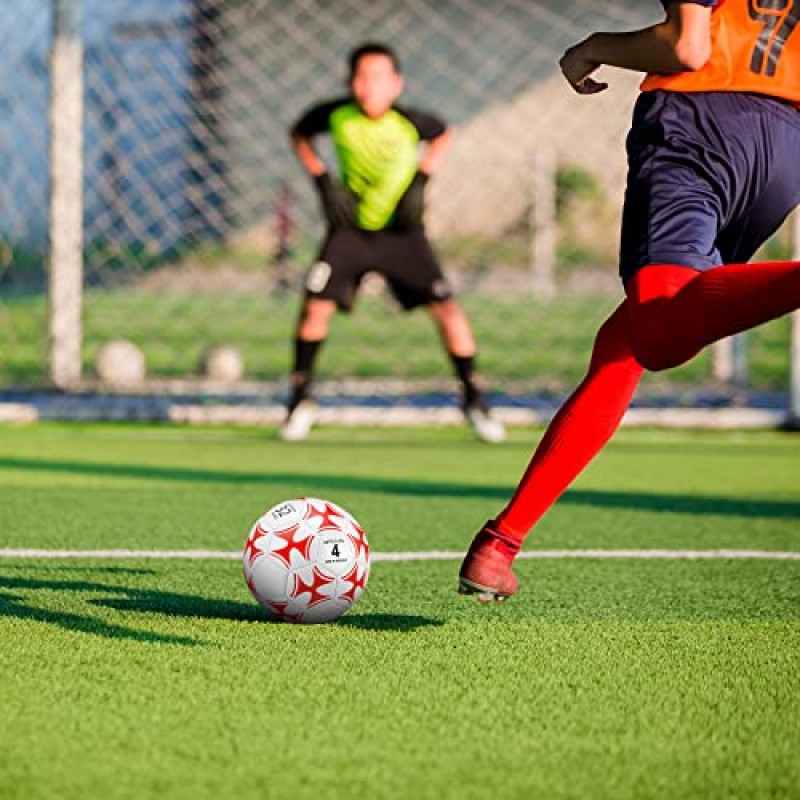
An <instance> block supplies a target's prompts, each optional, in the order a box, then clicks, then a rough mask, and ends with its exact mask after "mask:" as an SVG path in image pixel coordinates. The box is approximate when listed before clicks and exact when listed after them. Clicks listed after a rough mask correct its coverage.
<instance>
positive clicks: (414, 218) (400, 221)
mask: <svg viewBox="0 0 800 800" xmlns="http://www.w3.org/2000/svg"><path fill="white" fill-rule="evenodd" d="M427 183H428V176H427V175H426V174H425V173H424V172H420V171H419V170H417V172H416V174H415V175H414V177H413V178H412V179H411V183H410V184H409V185H408V188H407V189H406V190H405V192H403V194H402V196H401V197H400V199H399V200H398V201H397V205H396V206H395V209H394V223H393V226H394V227H395V228H398V229H399V230H410V229H411V228H420V227H422V218H423V215H424V214H425V186H426V185H427Z"/></svg>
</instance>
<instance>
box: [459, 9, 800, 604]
mask: <svg viewBox="0 0 800 800" xmlns="http://www.w3.org/2000/svg"><path fill="white" fill-rule="evenodd" d="M662 4H663V5H664V7H665V11H666V18H665V19H664V21H663V22H661V23H660V24H657V25H654V26H652V27H649V28H646V29H643V30H638V31H632V32H629V33H595V34H594V35H592V36H589V37H588V38H587V39H585V40H584V41H582V42H580V43H579V44H577V45H575V46H574V47H572V48H570V49H569V50H567V52H566V53H565V54H564V56H563V57H562V59H561V62H560V65H561V70H562V72H563V74H564V76H565V78H566V79H567V81H569V83H570V84H571V85H572V87H573V88H574V89H575V91H577V92H578V93H579V94H587V95H588V94H594V93H596V92H600V91H603V90H604V89H605V88H606V86H607V84H605V83H602V82H600V81H599V80H598V79H597V78H596V77H595V71H596V70H597V69H598V68H599V67H601V66H603V65H610V66H615V67H621V68H623V69H631V70H639V71H643V72H647V73H648V75H647V77H646V78H645V80H644V82H643V84H642V87H641V88H642V90H643V91H642V93H641V94H640V96H639V98H638V100H637V103H636V107H635V110H634V114H633V124H632V127H631V130H630V133H629V135H628V141H627V150H628V164H629V171H628V185H627V190H626V195H625V204H624V208H623V216H622V235H621V248H620V273H621V277H622V281H623V284H624V288H625V300H624V301H623V302H622V304H621V305H620V306H619V307H618V308H617V309H616V311H615V312H614V313H613V314H612V315H611V317H610V318H609V319H608V320H606V322H605V323H604V324H603V325H602V327H601V328H600V330H599V331H598V333H597V338H596V339H595V343H594V350H593V352H592V357H591V360H590V363H589V369H588V372H587V374H586V376H585V378H584V379H583V382H582V383H581V384H580V385H579V386H578V388H577V389H576V391H575V392H574V393H573V395H572V396H571V397H570V398H569V399H568V400H567V402H566V403H565V404H564V406H563V407H562V408H561V410H560V411H559V412H558V414H557V415H556V416H555V418H554V419H553V421H552V423H551V424H550V426H549V427H548V429H547V431H546V432H545V435H544V437H543V438H542V440H541V442H540V443H539V446H538V448H537V449H536V452H535V453H534V455H533V458H532V460H531V462H530V464H529V466H528V468H527V470H526V472H525V474H524V475H523V477H522V479H521V481H520V483H519V486H518V487H517V490H516V492H515V493H514V495H513V497H512V498H511V501H510V502H509V504H508V505H507V506H506V507H505V508H504V509H503V510H502V511H501V512H500V514H499V515H498V516H497V517H496V518H495V519H493V520H491V521H489V522H487V523H486V525H484V527H483V528H482V529H481V530H480V531H479V532H478V534H477V535H476V537H475V539H474V540H473V542H472V545H471V547H470V549H469V551H468V553H467V556H466V558H465V560H464V562H463V564H462V566H461V570H460V574H459V588H460V591H461V592H463V593H467V594H476V595H477V596H478V598H479V599H481V600H483V601H489V600H492V599H494V600H504V599H506V598H507V597H509V596H511V595H512V594H514V592H515V591H516V590H517V579H516V576H515V575H514V573H513V571H512V569H511V563H512V561H513V559H514V557H515V556H516V554H517V553H518V552H519V549H520V546H521V545H522V542H523V541H524V539H525V537H526V536H527V534H528V533H529V531H530V530H531V529H532V528H533V526H534V525H535V524H536V523H537V522H538V520H539V519H540V518H541V516H542V515H543V514H544V513H545V511H547V509H549V508H550V506H551V505H552V504H553V503H554V502H555V501H556V499H557V498H558V497H559V496H560V495H561V494H562V492H564V490H565V489H566V488H567V487H568V486H569V485H570V483H571V482H572V481H573V480H574V479H575V477H576V476H577V475H578V474H579V473H580V472H581V470H582V469H583V468H584V467H585V466H586V464H588V463H589V461H590V460H591V459H592V458H593V457H594V456H595V454H596V453H597V452H598V451H599V450H600V449H601V448H602V447H603V446H604V445H605V443H606V442H607V441H608V440H609V439H610V438H611V436H612V435H613V433H614V432H615V431H616V429H617V427H618V426H619V423H620V421H621V419H622V416H623V414H624V413H625V411H626V409H627V408H628V405H629V403H630V401H631V399H632V397H633V394H634V391H635V390H636V387H637V384H638V383H639V379H640V377H641V375H642V372H643V371H644V370H645V369H647V370H651V371H659V370H665V369H669V368H671V367H676V366H678V365H679V364H683V363H684V362H686V361H688V360H689V359H691V358H693V357H694V356H695V355H696V354H697V353H698V352H699V351H700V350H701V349H702V348H704V347H706V346H707V345H709V344H711V343H712V342H715V341H717V340H718V339H722V338H724V337H726V336H731V335H732V334H735V333H740V332H741V331H745V330H747V329H748V328H752V327H754V326H756V325H760V324H761V323H764V322H767V321H768V320H771V319H774V318H776V317H779V316H781V315H783V314H787V313H789V312H791V311H794V310H795V309H797V308H800V262H771V263H758V264H756V263H754V264H747V263H746V262H747V261H748V260H749V259H750V258H751V257H752V256H753V254H754V253H755V252H756V250H757V249H758V248H759V246H760V245H761V244H763V243H764V241H765V240H766V239H767V238H768V237H769V236H770V235H771V234H772V233H773V232H774V231H775V230H776V229H777V228H778V227H779V226H780V225H781V223H782V222H783V220H784V219H785V218H786V216H787V215H788V214H789V212H791V211H792V209H793V208H794V207H795V206H796V205H797V204H798V202H800V30H798V28H800V0H769V1H767V0H763V1H759V0H717V1H716V2H715V1H714V0H688V1H687V2H670V1H669V0H662Z"/></svg>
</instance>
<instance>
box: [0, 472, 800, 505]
mask: <svg viewBox="0 0 800 800" xmlns="http://www.w3.org/2000/svg"><path fill="white" fill-rule="evenodd" d="M3 469H6V470H26V471H30V472H46V473H51V472H52V473H67V474H77V475H92V476H102V477H122V478H141V479H144V480H162V481H180V482H197V483H219V484H233V485H243V484H260V485H264V486H269V485H272V486H276V485H279V486H286V487H289V489H290V491H291V492H292V493H303V494H314V493H316V494H321V495H324V494H325V493H328V492H339V491H354V492H371V493H378V494H387V495H399V496H414V497H454V498H458V497H464V498H487V499H493V500H498V501H505V500H508V499H509V498H510V496H511V493H512V490H513V487H511V486H507V487H506V486H486V485H480V484H478V485H473V484H466V483H450V482H443V481H414V480H404V479H399V478H375V477H366V476H360V475H332V474H314V473H300V472H296V473H286V472H283V473H281V472H278V473H269V472H228V471H223V470H208V469H192V468H189V467H159V466H151V465H144V464H106V463H86V462H80V461H54V460H48V459H32V458H30V459H29V458H0V470H3ZM301 487H303V488H302V489H301ZM559 502H560V504H561V505H573V506H589V507H592V508H609V509H633V510H641V511H648V512H656V513H658V512H664V513H670V514H696V515H716V516H736V517H745V518H755V517H759V518H763V519H800V501H793V500H756V499H747V498H737V497H720V496H714V495H686V494H658V493H654V492H609V491H600V490H592V489H573V490H570V491H568V492H567V493H566V494H565V495H564V496H563V497H562V498H561V500H560V501H559Z"/></svg>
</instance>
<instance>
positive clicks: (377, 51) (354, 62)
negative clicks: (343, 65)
mask: <svg viewBox="0 0 800 800" xmlns="http://www.w3.org/2000/svg"><path fill="white" fill-rule="evenodd" d="M364 56H386V57H387V58H388V59H390V60H391V62H392V66H393V67H394V71H395V72H396V73H397V74H398V75H399V74H400V59H399V58H398V57H397V53H395V51H394V50H393V49H392V48H391V47H389V45H388V44H383V43H382V42H364V44H360V45H359V46H358V47H356V48H355V49H354V50H352V51H351V52H350V55H349V56H348V58H347V63H348V66H349V67H350V78H351V79H352V77H353V76H354V75H355V74H356V69H357V68H358V62H359V61H361V59H362V58H363V57H364Z"/></svg>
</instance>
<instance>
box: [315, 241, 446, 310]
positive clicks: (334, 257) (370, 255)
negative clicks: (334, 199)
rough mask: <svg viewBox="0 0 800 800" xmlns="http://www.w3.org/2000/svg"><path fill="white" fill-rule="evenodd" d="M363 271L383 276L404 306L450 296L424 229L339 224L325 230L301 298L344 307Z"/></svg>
mask: <svg viewBox="0 0 800 800" xmlns="http://www.w3.org/2000/svg"><path fill="white" fill-rule="evenodd" d="M369 272H376V273H378V274H379V275H381V276H383V278H384V280H385V281H386V284H387V286H388V287H389V290H390V291H391V293H392V294H393V295H394V297H395V298H396V300H397V302H398V303H400V305H401V306H402V307H403V308H404V309H405V310H406V311H408V310H410V309H412V308H416V307H417V306H421V305H427V304H428V303H434V302H436V301H439V300H448V299H449V298H451V297H452V296H453V291H452V289H451V287H450V284H449V283H448V281H447V279H446V278H445V277H444V274H443V273H442V269H441V267H440V266H439V261H438V260H437V258H436V254H435V253H434V252H433V248H432V247H431V244H430V242H429V241H428V237H427V236H426V235H425V231H424V229H422V228H417V229H413V230H408V231H396V230H382V231H363V230H358V229H354V228H344V229H338V230H334V231H331V232H330V233H328V235H327V237H326V239H325V242H324V243H323V245H322V249H321V251H320V254H319V259H318V260H317V263H316V264H314V266H313V267H311V269H310V270H309V272H308V275H307V276H306V297H307V298H310V299H314V300H334V301H336V304H337V306H338V307H339V309H340V310H342V311H350V310H351V309H352V308H353V303H354V301H355V298H356V294H357V293H358V287H359V286H360V285H361V281H362V280H363V278H364V276H365V275H366V274H367V273H369Z"/></svg>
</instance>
